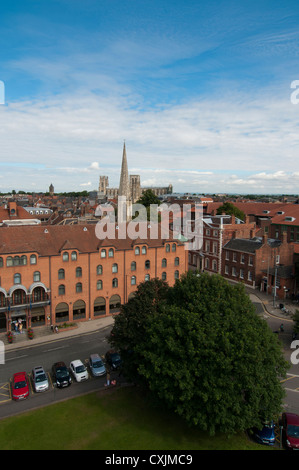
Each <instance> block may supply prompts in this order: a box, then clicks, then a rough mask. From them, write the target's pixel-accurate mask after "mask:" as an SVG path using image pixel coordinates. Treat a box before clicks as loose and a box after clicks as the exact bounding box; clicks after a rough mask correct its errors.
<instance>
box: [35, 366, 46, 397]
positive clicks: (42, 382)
mask: <svg viewBox="0 0 299 470" xmlns="http://www.w3.org/2000/svg"><path fill="white" fill-rule="evenodd" d="M32 382H33V387H34V390H35V392H45V391H46V390H48V389H49V380H48V377H47V374H46V372H45V371H44V369H43V367H42V366H37V367H34V369H32Z"/></svg>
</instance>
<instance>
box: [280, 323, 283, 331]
mask: <svg viewBox="0 0 299 470" xmlns="http://www.w3.org/2000/svg"><path fill="white" fill-rule="evenodd" d="M280 331H281V332H283V331H284V326H283V323H282V324H281V325H280Z"/></svg>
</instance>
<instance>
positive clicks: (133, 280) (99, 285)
mask: <svg viewBox="0 0 299 470" xmlns="http://www.w3.org/2000/svg"><path fill="white" fill-rule="evenodd" d="M179 277H180V273H179V271H175V273H174V279H179ZM161 279H162V280H163V281H167V273H166V272H163V273H162V275H161ZM144 280H145V281H149V280H150V275H149V274H146V275H145V276H144ZM136 284H137V278H136V276H131V286H135V285H136ZM112 287H113V288H116V287H118V279H117V278H116V277H115V278H113V279H112ZM102 289H103V281H102V280H101V279H99V280H98V281H97V290H102ZM80 292H82V282H77V284H76V293H80ZM58 295H65V285H64V284H60V286H59V287H58Z"/></svg>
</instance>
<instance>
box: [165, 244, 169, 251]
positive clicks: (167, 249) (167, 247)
mask: <svg viewBox="0 0 299 470" xmlns="http://www.w3.org/2000/svg"><path fill="white" fill-rule="evenodd" d="M165 249H166V253H169V252H170V245H169V243H166V247H165Z"/></svg>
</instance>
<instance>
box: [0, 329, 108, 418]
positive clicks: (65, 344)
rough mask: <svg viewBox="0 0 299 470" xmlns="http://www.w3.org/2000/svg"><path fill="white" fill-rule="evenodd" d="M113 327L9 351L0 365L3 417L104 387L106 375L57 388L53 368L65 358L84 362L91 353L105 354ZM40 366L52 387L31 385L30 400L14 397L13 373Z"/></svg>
mask: <svg viewBox="0 0 299 470" xmlns="http://www.w3.org/2000/svg"><path fill="white" fill-rule="evenodd" d="M110 329H111V326H108V327H105V328H103V329H101V330H98V331H96V332H94V333H86V334H85V335H81V336H75V337H70V338H68V339H66V338H64V339H56V340H51V341H49V342H48V343H43V344H41V345H38V346H33V347H32V346H31V347H30V346H28V347H22V348H21V349H18V350H13V351H11V352H7V353H6V355H5V364H3V365H2V364H1V365H0V419H1V418H5V417H7V416H11V415H14V414H18V413H20V412H23V411H28V410H32V409H34V408H38V407H42V406H45V405H48V404H51V403H54V402H57V401H60V400H65V399H68V398H72V397H75V396H78V395H82V394H84V393H89V392H92V391H95V390H98V389H100V388H102V387H104V385H105V383H106V377H97V378H94V377H92V376H91V375H90V376H89V379H88V380H87V381H86V382H82V383H77V382H75V381H74V380H73V383H72V384H71V386H70V387H67V388H65V389H58V388H57V387H56V386H54V384H53V382H52V377H51V369H52V365H53V364H54V363H55V362H57V361H64V362H65V363H66V365H67V366H69V364H70V362H71V361H72V360H74V359H81V361H82V362H83V363H87V361H88V358H89V355H90V354H92V353H98V354H100V355H101V356H104V354H105V353H106V351H107V350H108V349H109V345H108V343H107V340H106V336H107V335H108V333H109V332H110ZM38 365H42V366H43V367H44V369H45V371H46V372H47V373H48V377H49V382H50V388H49V390H48V391H46V392H43V393H36V392H34V390H33V387H32V384H30V385H31V386H30V396H29V398H28V399H27V400H24V401H19V402H15V401H13V400H11V387H10V379H11V377H12V376H13V374H14V373H15V372H20V371H26V372H27V373H28V374H30V373H31V371H32V369H33V367H35V366H38Z"/></svg>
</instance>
